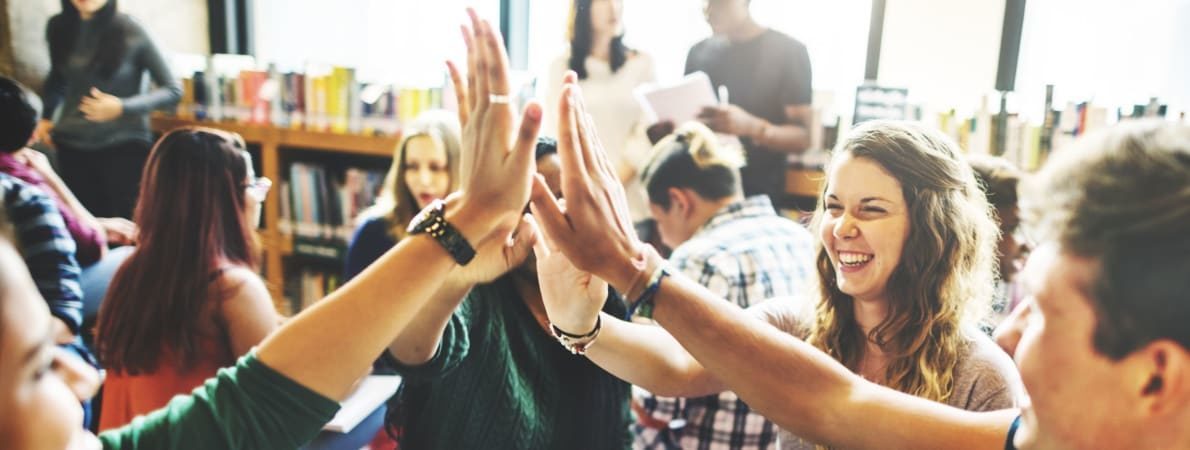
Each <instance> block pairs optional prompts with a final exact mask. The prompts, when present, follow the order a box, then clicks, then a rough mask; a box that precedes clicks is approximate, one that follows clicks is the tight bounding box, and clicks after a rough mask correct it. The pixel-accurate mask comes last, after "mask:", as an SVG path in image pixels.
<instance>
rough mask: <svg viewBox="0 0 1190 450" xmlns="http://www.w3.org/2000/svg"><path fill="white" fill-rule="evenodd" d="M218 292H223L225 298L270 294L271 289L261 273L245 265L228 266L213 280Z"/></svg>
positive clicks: (266, 295)
mask: <svg viewBox="0 0 1190 450" xmlns="http://www.w3.org/2000/svg"><path fill="white" fill-rule="evenodd" d="M212 285H213V286H215V287H216V288H217V290H218V292H220V293H223V294H224V295H223V298H225V299H235V298H240V297H245V296H248V297H253V296H259V295H264V296H265V297H266V298H267V297H268V295H269V290H268V288H267V287H266V286H265V284H264V280H261V279H260V275H258V274H257V273H256V272H254V271H253V270H252V269H249V268H247V267H243V266H233V267H228V268H226V269H224V270H222V271H221V272H219V274H218V275H217V276H216V277H215V279H214V280H212Z"/></svg>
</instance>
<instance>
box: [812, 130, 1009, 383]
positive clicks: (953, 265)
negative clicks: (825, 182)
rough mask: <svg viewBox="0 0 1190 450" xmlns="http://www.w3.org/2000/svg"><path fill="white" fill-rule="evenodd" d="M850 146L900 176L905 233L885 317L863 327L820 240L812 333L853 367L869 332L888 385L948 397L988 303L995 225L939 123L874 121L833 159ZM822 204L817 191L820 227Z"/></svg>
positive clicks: (855, 153)
mask: <svg viewBox="0 0 1190 450" xmlns="http://www.w3.org/2000/svg"><path fill="white" fill-rule="evenodd" d="M845 155H850V156H852V157H856V158H866V159H868V160H871V161H874V162H876V163H877V164H879V165H880V166H881V167H883V168H884V170H886V171H888V173H889V174H891V175H892V176H893V177H894V178H896V179H897V181H899V182H900V184H901V190H902V194H903V195H904V197H905V202H906V204H907V207H908V215H909V220H910V224H909V236H908V237H907V238H906V241H905V245H904V250H903V253H902V255H901V260H900V262H899V263H898V265H897V267H896V268H895V269H894V270H893V272H892V274H891V275H890V277H889V280H888V283H887V286H888V287H887V289H888V292H887V298H888V299H889V305H888V317H886V318H885V319H884V320H883V321H882V322H881V323H880V324H879V325H877V326H876V327H875V328H873V329H872V330H870V332H869V333H868V334H867V335H864V333H863V331H862V330H861V329H860V327H859V324H858V323H857V322H856V320H855V311H854V309H853V308H854V305H853V303H854V299H853V298H851V296H849V295H847V294H844V293H843V292H842V291H840V290H839V287H838V284H837V280H836V277H835V271H834V268H833V267H832V265H831V262H830V258H829V256H828V255H827V252H826V249H825V248H824V247H823V244H822V242H821V241H819V243H818V256H817V267H818V277H819V280H820V282H821V294H820V298H819V302H818V304H817V306H816V311H815V320H814V322H813V323H812V324H811V327H810V328H811V329H810V334H809V339H807V341H808V342H810V343H811V344H813V345H814V346H816V347H818V348H819V349H822V350H823V351H825V352H827V353H829V354H830V355H831V356H832V357H834V358H835V359H837V360H839V361H840V362H842V363H843V364H844V365H846V366H847V367H848V368H850V369H852V370H856V369H857V367H858V365H859V362H860V361H861V360H862V357H863V354H864V351H865V348H866V346H865V345H866V343H867V342H868V341H869V340H870V341H872V342H874V343H876V344H877V345H879V346H880V347H881V349H882V350H883V351H884V352H885V353H886V354H887V355H888V356H889V358H890V360H889V363H888V367H887V369H886V371H885V381H886V382H887V384H888V386H889V387H892V388H894V389H897V390H899V391H901V392H905V393H909V394H913V395H915V396H918V397H923V398H927V399H930V400H934V401H939V402H944V401H946V400H947V399H948V398H949V397H950V396H951V394H953V392H952V391H953V390H954V368H955V366H956V364H957V363H958V360H959V355H960V353H961V352H962V351H963V350H964V349H965V347H966V346H967V345H968V343H969V341H970V339H971V334H970V333H973V332H974V331H972V330H975V329H976V328H977V325H978V323H977V322H978V321H979V320H980V319H982V318H984V317H985V315H986V313H987V310H988V304H989V302H990V299H991V287H992V282H993V280H994V277H995V272H994V270H993V268H994V267H995V266H994V264H995V245H996V239H997V236H998V234H999V229H998V228H997V227H996V224H995V222H994V220H993V219H992V212H991V210H990V208H989V206H988V203H987V200H986V198H985V197H984V195H983V193H982V191H980V189H979V186H978V185H977V184H976V182H975V177H974V175H973V174H972V171H971V168H970V166H968V165H967V163H966V162H965V161H964V160H963V159H962V158H961V157H960V156H959V153H958V148H957V146H956V145H955V144H954V143H953V141H951V140H950V139H947V138H946V137H945V136H943V135H941V134H940V133H938V132H936V131H932V130H927V129H926V128H924V127H921V126H919V125H916V124H913V123H908V122H885V121H876V122H868V123H865V124H864V125H862V126H860V127H857V128H856V129H855V130H854V131H853V132H852V134H851V137H850V138H849V139H848V140H847V141H846V142H844V143H843V144H842V146H841V147H840V149H839V150H836V152H835V155H834V157H833V161H838V160H839V158H842V157H843V156H845ZM826 189H827V187H826V186H824V187H823V196H825V195H826ZM823 208H824V206H823V202H822V201H821V200H820V201H819V204H818V209H817V214H816V215H815V217H816V218H815V224H814V225H815V229H817V228H818V227H819V226H821V218H822V216H823V214H824V209H823Z"/></svg>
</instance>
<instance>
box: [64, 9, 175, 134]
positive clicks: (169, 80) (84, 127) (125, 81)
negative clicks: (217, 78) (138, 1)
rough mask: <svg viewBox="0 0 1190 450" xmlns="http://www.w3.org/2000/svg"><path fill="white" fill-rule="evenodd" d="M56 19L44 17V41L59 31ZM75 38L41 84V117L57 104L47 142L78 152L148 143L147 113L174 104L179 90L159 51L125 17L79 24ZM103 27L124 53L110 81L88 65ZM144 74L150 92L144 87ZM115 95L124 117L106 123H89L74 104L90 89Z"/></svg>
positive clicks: (131, 21) (119, 16)
mask: <svg viewBox="0 0 1190 450" xmlns="http://www.w3.org/2000/svg"><path fill="white" fill-rule="evenodd" d="M56 21H58V22H61V21H62V17H61V16H56V17H54V18H52V19H50V22H49V25H48V26H47V27H46V38H47V40H49V39H48V38H49V37H50V35H51V34H52V33H55V32H60V31H56V29H57V28H60V27H61V26H62V25H64V24H62V23H57V24H56V23H55V22H56ZM79 26H80V29H79V33H78V39H77V40H76V41H75V43H74V47H73V49H72V50H71V51H70V53H69V54H68V55H67V56H66V58H64V60H63V61H62V62H59V63H55V64H54V65H53V66H52V67H51V68H50V73H49V76H48V77H47V79H46V83H45V110H44V111H43V113H42V117H43V118H45V119H52V118H53V117H54V114H55V112H56V111H57V110H58V109H59V108H58V107H59V106H61V113H60V114H59V115H58V121H57V124H56V125H55V126H54V131H53V139H54V142H55V143H57V144H61V145H65V146H68V147H70V148H72V149H78V150H97V149H101V148H106V147H110V146H113V145H119V144H123V143H126V142H130V141H143V142H152V140H153V137H152V134H151V133H150V130H149V116H148V113H149V112H150V111H152V110H154V109H165V108H169V107H172V106H174V105H176V104H177V103H178V100H179V99H180V98H181V97H182V87H181V85H180V84H179V83H178V80H176V79H174V77H173V75H172V74H171V73H170V71H169V66H168V65H167V64H166V61H165V58H164V57H163V56H162V54H161V51H160V50H159V49H158V48H157V45H156V44H154V42H153V39H152V38H151V37H150V36H149V34H148V32H146V31H145V29H144V27H142V26H141V25H140V23H137V21H136V20H133V19H132V18H131V17H129V16H128V15H125V14H117V15H116V16H115V17H114V18H112V20H111V22H110V23H107V24H105V25H100V24H97V23H94V22H93V21H82V22H80V24H79ZM107 27H120V28H121V29H123V33H122V34H123V36H124V39H125V43H126V49H127V51H126V52H125V53H124V55H123V57H122V59H121V60H120V62H119V64H118V65H117V66H116V68H115V70H114V71H113V72H112V75H111V76H110V77H107V78H104V77H102V76H100V75H99V73H98V70H97V69H96V68H95V67H94V66H93V65H92V64H91V60H92V58H93V56H94V54H95V51H96V49H97V48H98V46H99V40H100V36H101V35H102V34H103V32H104V29H106V28H107ZM146 72H147V73H148V75H149V77H151V78H152V80H153V83H155V84H156V85H157V87H156V88H154V89H150V88H149V83H148V79H147V78H148V77H146V76H145V74H146ZM92 87H96V88H99V90H100V91H103V92H106V93H108V94H111V95H114V96H116V97H119V98H120V99H121V100H122V101H123V103H124V114H123V115H121V116H120V117H118V118H116V119H115V120H112V121H110V122H91V121H89V120H87V119H86V118H85V117H83V114H82V112H80V111H79V109H78V108H79V103H80V101H81V100H82V99H83V97H84V96H87V95H89V94H90V92H91V88H92Z"/></svg>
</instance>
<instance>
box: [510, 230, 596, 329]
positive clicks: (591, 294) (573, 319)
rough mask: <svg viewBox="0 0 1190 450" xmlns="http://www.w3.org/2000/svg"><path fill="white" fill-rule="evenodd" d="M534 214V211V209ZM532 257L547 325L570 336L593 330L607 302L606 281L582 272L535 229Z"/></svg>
mask: <svg viewBox="0 0 1190 450" xmlns="http://www.w3.org/2000/svg"><path fill="white" fill-rule="evenodd" d="M533 209H534V214H536V210H537V208H536V207H534V208H533ZM529 220H530V226H531V227H532V228H533V229H535V230H537V242H536V243H535V244H533V254H534V256H536V260H537V282H538V284H540V286H541V300H542V302H543V303H545V311H546V315H548V316H549V319H550V323H553V324H554V326H556V327H558V328H560V329H562V330H563V331H566V332H568V333H571V334H585V333H587V332H589V331H591V330H592V329H593V328H595V322H596V321H597V319H598V318H599V311H600V310H602V309H603V303H604V302H605V301H606V300H607V282H605V281H603V280H601V279H599V278H598V277H595V276H593V275H591V274H590V273H589V272H583V271H581V270H579V269H578V268H577V267H574V264H572V263H571V262H570V260H569V259H566V256H565V255H563V254H562V253H560V252H558V251H557V245H556V244H555V243H554V242H553V240H552V239H550V238H549V236H548V235H547V234H546V232H545V231H544V230H541V229H539V228H538V226H537V223H536V221H533V219H532V218H530V219H529Z"/></svg>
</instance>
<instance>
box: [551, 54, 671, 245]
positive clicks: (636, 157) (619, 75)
mask: <svg viewBox="0 0 1190 450" xmlns="http://www.w3.org/2000/svg"><path fill="white" fill-rule="evenodd" d="M569 61H570V56H569V55H562V56H560V57H558V58H557V59H555V60H554V62H553V64H551V65H550V73H549V83H550V84H549V86H548V90H547V96H546V103H545V105H544V106H545V111H546V114H545V127H544V128H543V133H544V134H548V135H551V136H557V134H558V121H557V110H558V101H559V99H560V97H561V95H562V92H561V91H562V76H563V75H565V74H566V71H567V70H569V68H570V67H569ZM586 65H587V78H586V79H583V80H579V87H580V88H582V90H583V99H584V100H586V102H587V112H588V113H590V114H591V117H592V118H593V119H594V120H595V128H596V129H597V133H598V135H599V140H600V141H602V142H603V148H604V151H606V152H607V154H608V157H609V158H611V162H612V164H614V165H615V167H616V169H617V170H619V171H621V172H623V171H625V170H626V169H629V168H630V169H632V171H633V172H634V173H636V175H635V176H633V177H632V179H631V180H629V181H628V182H627V183H624V192H625V194H626V195H627V197H628V210H629V213H630V214H631V215H632V220H633V221H638V220H642V219H647V218H649V217H650V215H649V208H648V197H647V196H646V194H645V189H644V186H643V185H641V183H640V173H639V172H640V170H641V169H642V168H643V167H642V166H643V165H644V164H645V163H647V162H648V157H649V153H650V151H651V150H652V145H651V144H649V139H648V137H646V136H645V129H646V128H648V126H649V125H650V124H648V123H644V120H645V119H644V110H643V109H642V108H641V105H640V103H638V102H637V100H636V97H635V96H634V95H632V91H633V89H636V87H637V86H640V85H642V84H645V83H651V82H653V81H655V80H656V74H655V72H654V69H653V58H652V57H650V56H649V55H648V54H646V53H642V52H634V53H632V54H630V55H629V56H628V60H627V61H625V62H624V65H623V66H621V67H620V70H617V71H616V72H614V73H613V72H612V71H611V65H610V64H608V62H607V61H604V60H601V59H596V58H592V57H587V61H586Z"/></svg>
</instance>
